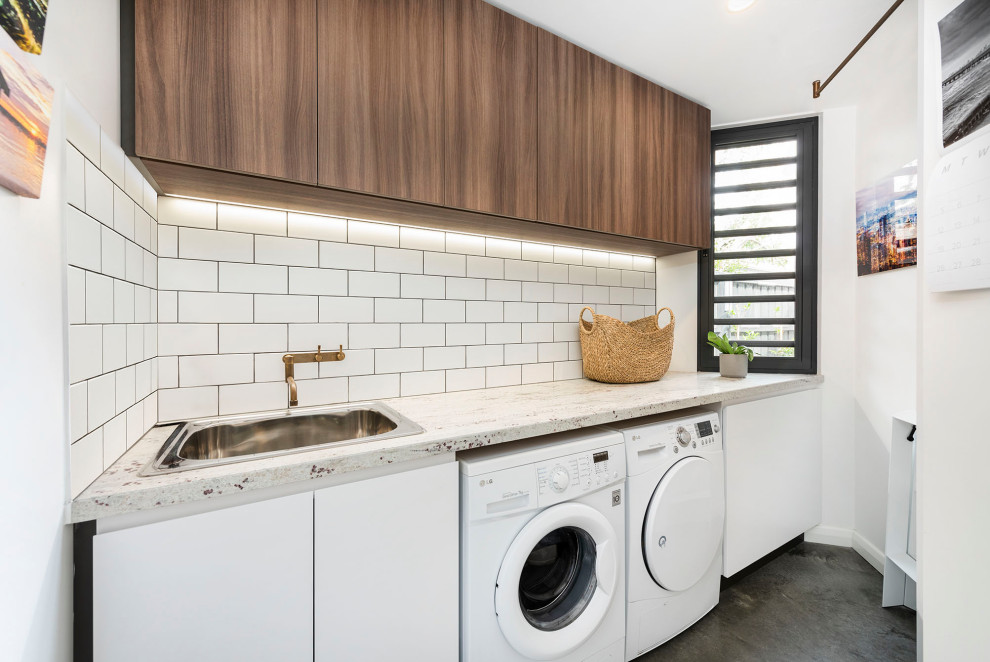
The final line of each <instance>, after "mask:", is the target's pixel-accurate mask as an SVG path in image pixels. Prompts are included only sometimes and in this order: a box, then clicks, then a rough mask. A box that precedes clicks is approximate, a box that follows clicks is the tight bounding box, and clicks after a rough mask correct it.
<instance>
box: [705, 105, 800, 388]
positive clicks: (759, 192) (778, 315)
mask: <svg viewBox="0 0 990 662" xmlns="http://www.w3.org/2000/svg"><path fill="white" fill-rule="evenodd" d="M817 256H818V119H817V118H806V119H800V120H793V121H787V122H775V123H773V124H763V125H759V126H748V127H740V128H734V129H722V130H718V131H713V132H712V247H711V249H710V250H706V251H702V252H701V258H700V260H699V269H700V273H699V290H698V294H699V302H698V303H699V307H698V311H699V313H698V315H699V324H698V331H699V339H698V369H699V370H718V351H717V350H715V349H714V348H712V347H711V346H710V345H708V344H707V342H706V341H707V336H708V332H709V331H715V332H716V333H718V334H728V336H729V339H730V340H733V341H735V342H738V343H739V344H741V345H746V346H748V347H751V348H752V349H753V350H754V352H755V354H756V358H755V359H754V361H753V362H752V363H750V365H749V369H750V371H752V372H791V373H814V372H815V371H816V369H817V360H816V359H817V305H818V304H817V290H818V283H817V271H818V262H817Z"/></svg>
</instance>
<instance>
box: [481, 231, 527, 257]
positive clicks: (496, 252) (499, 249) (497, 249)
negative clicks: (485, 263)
mask: <svg viewBox="0 0 990 662" xmlns="http://www.w3.org/2000/svg"><path fill="white" fill-rule="evenodd" d="M485 255H487V256H488V257H503V258H507V259H510V260H520V259H522V243H521V242H518V241H513V240H511V239H498V238H496V237H486V238H485Z"/></svg>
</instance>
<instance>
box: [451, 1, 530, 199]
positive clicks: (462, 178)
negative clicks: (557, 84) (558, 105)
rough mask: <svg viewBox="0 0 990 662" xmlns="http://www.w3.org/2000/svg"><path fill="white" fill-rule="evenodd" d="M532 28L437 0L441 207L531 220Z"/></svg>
mask: <svg viewBox="0 0 990 662" xmlns="http://www.w3.org/2000/svg"><path fill="white" fill-rule="evenodd" d="M538 33H539V30H538V29H537V28H536V26H534V25H531V24H529V23H526V22H525V21H523V20H521V19H519V18H516V17H515V16H512V15H511V14H509V13H506V12H504V11H502V10H501V9H498V8H496V7H493V6H492V5H490V4H488V3H487V2H484V1H483V0H445V1H444V113H445V137H444V147H445V154H446V161H445V169H446V174H445V190H444V194H445V196H444V200H445V202H444V204H446V205H447V206H448V207H460V208H462V209H472V210H477V211H484V212H489V213H493V214H501V215H503V216H513V217H516V218H537V211H538V210H537V197H536V183H537V177H536V148H537V115H536V112H537V92H536V83H537V65H536V63H537V36H538Z"/></svg>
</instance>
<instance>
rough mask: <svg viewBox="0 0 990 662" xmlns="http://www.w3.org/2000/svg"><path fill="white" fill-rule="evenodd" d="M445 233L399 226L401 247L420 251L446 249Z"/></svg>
mask: <svg viewBox="0 0 990 662" xmlns="http://www.w3.org/2000/svg"><path fill="white" fill-rule="evenodd" d="M444 242H445V238H444V233H443V232H438V231H436V230H424V229H423V228H410V227H401V228H399V248H411V249H413V250H418V251H440V252H442V251H443V250H444Z"/></svg>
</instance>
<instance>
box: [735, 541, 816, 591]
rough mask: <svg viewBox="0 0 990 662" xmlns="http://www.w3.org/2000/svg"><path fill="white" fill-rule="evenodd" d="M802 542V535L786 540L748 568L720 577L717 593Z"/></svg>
mask: <svg viewBox="0 0 990 662" xmlns="http://www.w3.org/2000/svg"><path fill="white" fill-rule="evenodd" d="M803 542H804V534H803V533H802V534H801V535H799V536H798V537H796V538H794V539H792V540H788V541H787V542H785V543H784V544H783V545H781V546H780V547H778V548H777V549H775V550H773V551H772V552H770V553H769V554H767V555H766V556H764V557H763V558H760V559H757V560H756V561H753V562H752V563H750V564H749V565H748V566H746V567H745V568H743V569H742V570H740V571H739V572H737V573H736V574H734V575H732V576H731V577H722V582H721V585H720V586H719V589H718V590H719V591H724V590H725V589H727V588H729V587H731V586H733V585H734V584H736V583H737V582H739V580H741V579H745V578H746V577H748V576H749V575H751V574H753V573H754V572H756V571H757V570H759V569H760V568H762V567H763V566H765V565H766V564H768V563H770V561H773V560H774V559H775V558H777V557H778V556H783V555H784V554H786V553H787V552H789V551H791V550H792V549H794V548H795V547H797V546H798V545H800V544H801V543H803Z"/></svg>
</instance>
